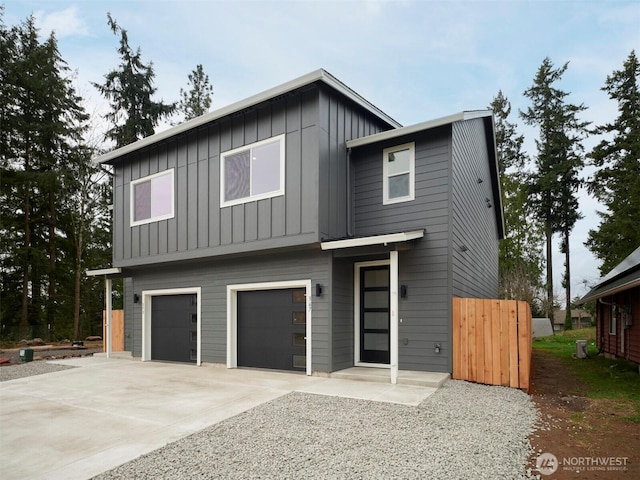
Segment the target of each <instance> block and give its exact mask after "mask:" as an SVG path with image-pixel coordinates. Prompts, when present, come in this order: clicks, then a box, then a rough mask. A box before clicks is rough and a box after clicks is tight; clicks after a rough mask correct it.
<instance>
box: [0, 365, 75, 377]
mask: <svg viewBox="0 0 640 480" xmlns="http://www.w3.org/2000/svg"><path fill="white" fill-rule="evenodd" d="M68 368H76V367H71V366H69V365H54V364H53V363H47V362H43V361H38V362H28V363H21V364H20V365H5V366H1V367H0V382H6V381H7V380H15V379H17V378H23V377H32V376H34V375H42V374H44V373H51V372H58V371H60V370H66V369H68Z"/></svg>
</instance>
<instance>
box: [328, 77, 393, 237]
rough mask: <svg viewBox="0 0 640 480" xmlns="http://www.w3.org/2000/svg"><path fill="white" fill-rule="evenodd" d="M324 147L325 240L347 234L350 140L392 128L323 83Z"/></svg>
mask: <svg viewBox="0 0 640 480" xmlns="http://www.w3.org/2000/svg"><path fill="white" fill-rule="evenodd" d="M318 105H319V107H318V108H319V118H320V123H319V128H318V136H319V140H318V142H319V143H318V146H319V149H320V153H319V155H320V157H319V159H320V168H319V178H318V183H319V188H320V190H319V203H318V219H319V229H320V238H321V240H322V241H326V240H331V239H339V238H344V237H346V236H347V231H348V230H347V221H348V217H349V215H348V213H347V208H348V207H347V206H348V202H347V192H348V188H347V181H348V178H349V177H348V173H347V168H348V162H349V159H348V155H347V147H346V142H347V141H349V140H352V139H354V138H361V137H366V136H368V135H373V134H374V133H379V132H382V131H385V130H389V129H390V128H391V127H390V126H389V125H388V124H387V123H385V122H382V121H381V120H380V119H379V118H376V117H373V116H372V115H371V114H370V113H368V112H366V111H365V110H363V109H362V107H359V106H356V105H354V104H353V103H352V102H350V101H349V100H347V99H345V98H344V97H343V96H342V95H340V94H338V93H336V92H335V91H333V90H332V89H330V88H327V87H324V86H322V87H321V88H320V94H319V104H318Z"/></svg>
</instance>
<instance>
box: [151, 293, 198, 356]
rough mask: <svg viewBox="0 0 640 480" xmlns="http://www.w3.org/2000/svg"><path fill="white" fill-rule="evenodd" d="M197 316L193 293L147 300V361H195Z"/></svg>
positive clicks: (155, 297) (196, 353)
mask: <svg viewBox="0 0 640 480" xmlns="http://www.w3.org/2000/svg"><path fill="white" fill-rule="evenodd" d="M197 327H198V313H197V300H196V295H195V294H189V295H159V296H154V297H153V298H152V299H151V359H152V360H166V361H171V362H194V363H195V362H196V360H197V358H198V357H197V355H198V350H197V348H198V343H197V342H198V329H197Z"/></svg>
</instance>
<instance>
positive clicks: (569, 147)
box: [520, 57, 588, 325]
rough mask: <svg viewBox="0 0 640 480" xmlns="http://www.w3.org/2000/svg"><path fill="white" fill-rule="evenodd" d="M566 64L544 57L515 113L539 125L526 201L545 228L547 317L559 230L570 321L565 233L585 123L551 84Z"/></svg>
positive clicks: (574, 212) (575, 216)
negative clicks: (521, 108) (554, 244)
mask: <svg viewBox="0 0 640 480" xmlns="http://www.w3.org/2000/svg"><path fill="white" fill-rule="evenodd" d="M567 67H568V63H565V64H564V65H563V66H562V67H560V68H554V66H553V63H552V62H551V60H550V59H549V58H548V57H547V58H545V59H544V61H543V62H542V65H541V66H540V68H539V69H538V72H537V73H536V76H535V78H534V81H533V85H532V86H531V87H530V88H528V89H527V90H526V91H525V92H524V95H525V96H526V97H527V98H529V99H530V100H531V103H532V105H531V106H530V107H529V108H528V109H527V110H526V111H525V112H520V115H521V117H522V118H523V119H524V121H525V123H527V124H529V125H535V126H537V127H538V128H539V138H538V139H537V140H536V145H537V150H538V154H537V157H536V162H535V163H536V172H534V174H533V176H532V179H531V180H532V181H531V194H532V198H531V201H532V205H533V208H534V211H535V216H536V218H537V219H538V220H539V221H540V222H542V223H543V225H544V230H545V238H546V264H547V279H546V288H547V304H548V311H547V315H548V316H549V318H553V307H552V304H553V302H552V301H551V299H552V298H553V267H552V256H553V249H552V238H553V235H554V234H555V233H560V234H561V236H562V241H561V252H562V253H563V254H564V255H565V273H564V276H563V286H564V287H565V294H566V305H567V309H566V310H567V313H566V315H567V319H568V322H569V323H570V322H571V308H570V303H571V282H570V277H571V270H570V262H569V258H570V248H569V236H570V234H571V230H572V229H573V227H574V225H575V223H576V221H577V220H579V219H580V218H581V215H580V213H579V211H578V200H577V196H576V194H577V191H578V188H579V187H580V186H581V184H582V180H581V179H580V177H579V173H580V171H581V169H582V167H583V164H584V161H583V158H582V150H583V147H582V143H581V142H582V139H583V138H584V135H585V133H586V130H587V127H588V122H583V121H581V120H579V118H578V115H579V114H580V112H582V111H584V110H586V107H585V106H584V105H582V104H580V105H574V104H571V103H567V102H566V97H567V96H568V95H569V93H567V92H564V91H562V90H560V89H558V88H556V87H554V84H555V83H556V82H558V81H560V80H561V79H562V75H563V74H564V73H565V71H566V70H567ZM567 319H565V325H567Z"/></svg>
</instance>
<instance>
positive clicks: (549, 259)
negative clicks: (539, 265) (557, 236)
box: [545, 220, 555, 333]
mask: <svg viewBox="0 0 640 480" xmlns="http://www.w3.org/2000/svg"><path fill="white" fill-rule="evenodd" d="M545 235H546V247H547V312H546V313H547V318H549V322H550V323H551V331H552V332H554V333H555V330H554V329H553V245H552V240H553V231H552V229H551V220H547V221H546V223H545Z"/></svg>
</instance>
